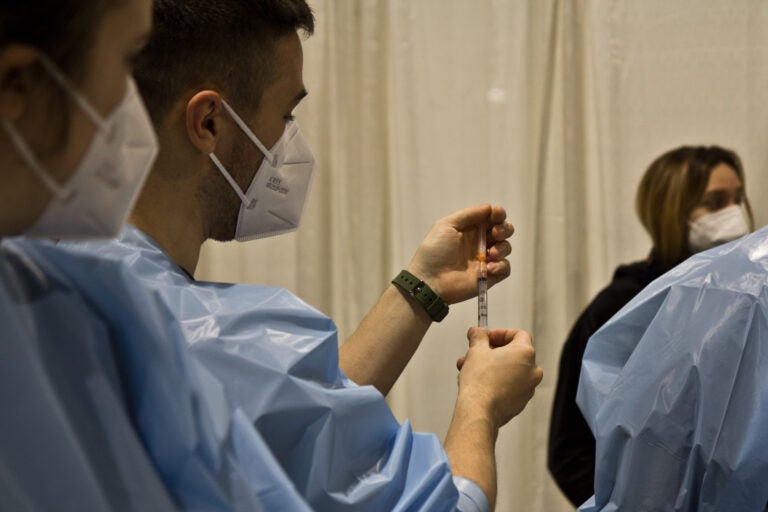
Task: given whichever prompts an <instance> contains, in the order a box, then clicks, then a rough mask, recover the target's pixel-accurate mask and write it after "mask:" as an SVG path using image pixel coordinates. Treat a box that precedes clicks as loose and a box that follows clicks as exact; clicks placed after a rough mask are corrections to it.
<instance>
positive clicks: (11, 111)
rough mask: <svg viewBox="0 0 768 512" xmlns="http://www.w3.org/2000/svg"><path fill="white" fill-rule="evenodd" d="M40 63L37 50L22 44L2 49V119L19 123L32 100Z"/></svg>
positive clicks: (0, 98) (0, 91)
mask: <svg viewBox="0 0 768 512" xmlns="http://www.w3.org/2000/svg"><path fill="white" fill-rule="evenodd" d="M38 62H39V57H38V54H37V50H35V49H34V48H32V47H30V46H26V45H21V44H10V45H7V46H5V47H4V48H2V49H0V118H2V119H6V120H8V121H11V122H15V121H17V120H18V119H19V118H20V117H21V116H22V114H23V113H24V110H25V109H26V108H27V105H28V103H29V102H30V101H32V99H31V98H30V94H31V93H32V91H33V89H34V85H35V83H34V82H35V80H36V77H35V75H36V73H38V71H37V70H36V69H35V68H36V66H37V64H38Z"/></svg>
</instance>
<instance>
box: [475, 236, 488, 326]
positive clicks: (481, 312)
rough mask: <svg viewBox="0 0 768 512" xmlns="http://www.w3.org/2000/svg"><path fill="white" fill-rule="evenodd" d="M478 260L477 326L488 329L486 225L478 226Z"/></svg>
mask: <svg viewBox="0 0 768 512" xmlns="http://www.w3.org/2000/svg"><path fill="white" fill-rule="evenodd" d="M477 231H478V237H477V238H478V242H477V261H479V262H480V272H479V273H478V275H477V326H478V327H480V328H481V329H485V330H488V271H487V269H486V268H485V263H486V262H485V260H486V247H485V226H484V225H481V226H480V227H479V228H478V230H477Z"/></svg>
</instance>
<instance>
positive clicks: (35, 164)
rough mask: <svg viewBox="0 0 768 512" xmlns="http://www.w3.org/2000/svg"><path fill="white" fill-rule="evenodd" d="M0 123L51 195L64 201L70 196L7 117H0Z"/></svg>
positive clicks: (69, 192)
mask: <svg viewBox="0 0 768 512" xmlns="http://www.w3.org/2000/svg"><path fill="white" fill-rule="evenodd" d="M2 125H3V129H4V130H5V133H7V134H8V136H9V137H10V138H11V140H12V141H13V144H14V146H16V149H17V150H18V152H19V154H20V155H21V158H23V159H24V162H25V163H26V164H27V167H29V168H30V169H31V170H32V172H34V173H35V175H36V176H37V177H38V178H40V180H41V181H42V182H43V184H45V186H46V187H47V188H48V190H50V191H51V193H52V194H53V195H55V196H56V197H57V198H59V199H61V200H62V201H66V200H67V199H69V198H70V197H72V196H73V195H74V194H73V192H72V191H71V190H69V189H68V188H67V187H66V186H62V185H59V184H58V183H56V181H55V180H54V179H53V178H52V177H51V175H50V174H48V172H47V171H46V170H45V167H43V165H42V164H41V163H40V161H39V160H38V159H37V157H36V156H35V154H34V153H33V152H32V150H31V149H30V148H29V146H28V145H27V142H26V141H25V140H24V137H22V136H21V134H20V133H19V131H18V130H17V129H16V127H15V126H13V124H11V122H10V121H8V120H7V119H2Z"/></svg>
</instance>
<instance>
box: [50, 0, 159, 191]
mask: <svg viewBox="0 0 768 512" xmlns="http://www.w3.org/2000/svg"><path fill="white" fill-rule="evenodd" d="M151 27H152V1H151V0H127V1H125V2H121V3H120V4H119V5H118V7H116V8H114V9H112V10H110V11H108V12H107V13H105V15H104V17H103V18H102V20H101V23H100V25H99V27H98V30H97V32H96V37H95V43H94V47H93V50H92V53H91V54H90V55H89V56H87V58H88V61H89V62H88V66H87V69H86V72H85V76H84V79H83V80H82V81H81V82H80V83H79V84H74V85H75V86H77V87H78V88H79V90H80V93H81V94H82V95H83V96H84V97H85V99H86V100H87V101H88V102H89V103H90V104H91V106H93V108H94V109H95V110H96V111H97V113H98V114H100V115H101V117H103V118H106V117H108V116H109V114H110V113H112V111H113V110H114V109H115V108H116V107H117V106H118V104H119V103H120V101H121V100H122V99H123V97H124V96H125V92H126V84H127V78H128V77H129V76H130V75H131V73H132V60H133V58H134V57H135V56H136V55H137V54H138V53H139V52H140V51H141V49H142V48H143V47H144V44H145V43H146V40H147V37H148V36H149V31H150V29H151ZM70 105H71V108H70V109H69V110H70V116H69V127H68V137H67V141H68V145H67V147H66V148H65V149H64V152H63V154H62V155H60V156H59V157H58V158H56V157H54V158H52V159H51V160H52V161H51V162H50V163H48V162H47V161H45V160H44V161H43V163H44V164H47V165H46V168H47V169H49V170H50V172H51V173H52V174H53V175H54V177H55V178H59V179H60V180H61V181H62V182H64V181H66V179H67V178H69V177H70V175H71V174H72V173H73V172H74V170H75V169H76V168H77V165H78V163H79V162H80V160H81V159H82V157H83V154H84V153H85V151H86V149H87V148H88V145H89V143H90V141H91V138H92V137H93V135H94V133H95V132H96V129H97V127H96V126H94V123H93V121H92V120H91V119H90V118H88V117H87V116H86V115H85V113H84V112H82V111H81V110H80V109H78V108H77V107H76V106H75V105H74V104H73V103H70ZM57 174H58V175H57Z"/></svg>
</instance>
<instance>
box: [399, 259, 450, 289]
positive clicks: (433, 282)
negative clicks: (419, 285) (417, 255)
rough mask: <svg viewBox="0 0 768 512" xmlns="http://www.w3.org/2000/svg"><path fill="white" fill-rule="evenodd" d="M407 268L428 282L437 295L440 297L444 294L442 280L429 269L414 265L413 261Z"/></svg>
mask: <svg viewBox="0 0 768 512" xmlns="http://www.w3.org/2000/svg"><path fill="white" fill-rule="evenodd" d="M405 270H407V271H408V272H410V273H411V274H413V275H414V276H416V277H418V278H419V279H421V280H422V281H424V283H426V284H427V285H428V286H429V287H430V288H431V289H432V291H434V292H435V293H436V294H437V295H439V296H440V297H443V296H444V293H443V291H444V290H443V289H442V287H441V286H440V280H439V279H437V278H436V277H435V276H433V275H432V274H431V273H430V272H429V271H428V270H425V269H423V268H421V267H419V266H417V265H414V264H413V262H411V264H410V265H408V266H407V267H406V268H405Z"/></svg>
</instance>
